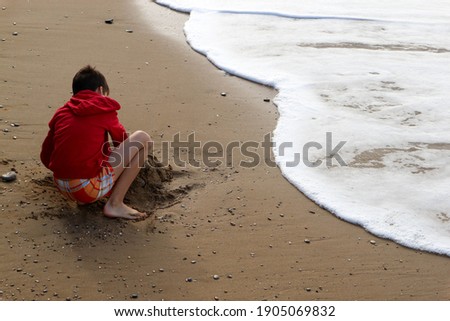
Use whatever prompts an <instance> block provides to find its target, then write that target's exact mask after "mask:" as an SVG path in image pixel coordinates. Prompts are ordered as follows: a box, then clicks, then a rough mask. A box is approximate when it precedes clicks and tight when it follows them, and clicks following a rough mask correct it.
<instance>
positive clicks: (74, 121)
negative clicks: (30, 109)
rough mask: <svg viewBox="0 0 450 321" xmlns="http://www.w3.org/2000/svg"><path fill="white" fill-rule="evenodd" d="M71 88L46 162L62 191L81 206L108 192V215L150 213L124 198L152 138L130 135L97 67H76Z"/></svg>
mask: <svg viewBox="0 0 450 321" xmlns="http://www.w3.org/2000/svg"><path fill="white" fill-rule="evenodd" d="M72 91H73V96H72V98H71V99H70V100H69V101H68V102H67V103H66V104H65V105H64V106H63V107H60V108H59V109H58V110H57V111H56V112H55V115H54V116H53V118H52V119H51V120H50V123H49V127H50V130H49V132H48V135H47V137H46V138H45V140H44V142H43V144H42V151H41V161H42V163H43V164H44V165H45V167H47V168H48V169H50V170H51V171H52V172H53V177H54V182H55V184H56V187H57V188H58V190H59V191H60V192H61V193H62V194H63V195H65V196H66V197H67V198H69V199H71V200H73V201H76V202H77V203H78V204H88V203H93V202H95V201H97V200H99V199H101V198H103V197H104V196H108V195H110V197H109V199H108V201H107V203H106V204H105V207H104V209H103V214H104V215H105V216H107V217H112V218H116V217H121V218H127V219H139V218H144V217H145V216H146V214H144V213H141V212H139V211H137V210H135V209H133V208H131V207H129V206H127V205H125V204H124V203H123V199H124V197H125V194H126V192H127V191H128V189H129V187H130V186H131V183H132V182H133V180H134V179H135V178H136V176H137V174H138V173H139V170H140V168H141V167H142V166H143V165H144V161H145V159H146V157H147V155H148V151H149V149H150V148H151V145H152V141H151V139H150V136H149V135H148V134H147V133H145V132H143V131H136V132H134V133H132V134H131V135H130V136H128V135H127V133H126V132H125V129H124V127H123V126H122V124H121V123H120V122H119V119H118V117H117V110H119V109H120V105H119V103H118V102H117V101H115V100H114V99H112V98H109V97H108V95H109V87H108V84H107V82H106V79H105V77H104V76H103V74H102V73H100V72H99V71H97V70H96V69H95V68H93V67H91V66H86V67H84V68H82V69H81V70H80V71H78V73H77V74H76V75H75V77H74V78H73V82H72ZM108 134H109V135H110V136H111V138H112V144H113V145H114V148H112V147H111V145H110V143H109V141H108Z"/></svg>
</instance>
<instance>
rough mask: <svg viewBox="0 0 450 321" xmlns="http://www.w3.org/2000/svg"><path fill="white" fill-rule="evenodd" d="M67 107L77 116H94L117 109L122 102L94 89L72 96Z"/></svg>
mask: <svg viewBox="0 0 450 321" xmlns="http://www.w3.org/2000/svg"><path fill="white" fill-rule="evenodd" d="M66 107H67V108H69V109H70V110H71V111H72V112H73V113H74V114H75V115H77V116H92V115H97V114H104V113H110V112H113V111H117V110H119V109H120V104H119V103H118V102H117V101H115V100H114V99H112V98H109V97H107V96H103V95H100V94H99V93H96V92H94V91H91V90H82V91H80V92H78V93H77V94H76V95H74V96H72V98H70V100H69V101H68V102H67V104H66Z"/></svg>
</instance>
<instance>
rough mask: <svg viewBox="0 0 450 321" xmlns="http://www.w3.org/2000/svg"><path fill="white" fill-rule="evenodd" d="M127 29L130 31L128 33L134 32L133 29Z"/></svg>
mask: <svg viewBox="0 0 450 321" xmlns="http://www.w3.org/2000/svg"><path fill="white" fill-rule="evenodd" d="M125 31H126V32H128V33H133V30H131V29H127V30H125Z"/></svg>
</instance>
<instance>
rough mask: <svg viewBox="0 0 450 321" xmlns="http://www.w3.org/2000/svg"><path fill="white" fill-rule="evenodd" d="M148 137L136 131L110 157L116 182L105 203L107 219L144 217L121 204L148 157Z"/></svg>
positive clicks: (142, 214)
mask: <svg viewBox="0 0 450 321" xmlns="http://www.w3.org/2000/svg"><path fill="white" fill-rule="evenodd" d="M151 143H152V142H151V139H150V136H149V135H148V134H147V133H145V132H142V131H137V132H135V133H133V134H131V135H130V137H129V138H128V139H126V140H125V141H123V142H122V143H121V144H120V145H119V146H118V147H117V148H116V149H115V150H114V152H113V153H111V156H110V164H111V166H112V167H113V168H114V173H115V175H116V177H118V178H117V181H116V183H115V185H114V188H113V192H112V194H111V196H110V198H109V200H108V202H107V203H106V205H105V207H104V209H103V213H104V215H105V216H108V217H120V218H127V219H139V218H143V217H145V215H146V214H145V213H141V212H139V211H137V210H135V209H133V208H131V207H129V206H127V205H125V204H124V203H123V199H124V197H125V194H126V193H127V191H128V189H129V188H130V186H131V184H132V183H133V181H134V179H135V178H136V176H137V175H138V173H139V171H140V169H141V168H142V166H143V165H144V162H145V159H146V157H147V155H148V149H149V145H151Z"/></svg>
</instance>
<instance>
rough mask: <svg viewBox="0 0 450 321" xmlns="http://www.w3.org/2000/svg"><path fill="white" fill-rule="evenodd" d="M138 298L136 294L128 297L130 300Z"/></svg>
mask: <svg viewBox="0 0 450 321" xmlns="http://www.w3.org/2000/svg"><path fill="white" fill-rule="evenodd" d="M138 297H139V295H138V294H137V293H133V294H131V295H130V298H132V299H137V298H138Z"/></svg>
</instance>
